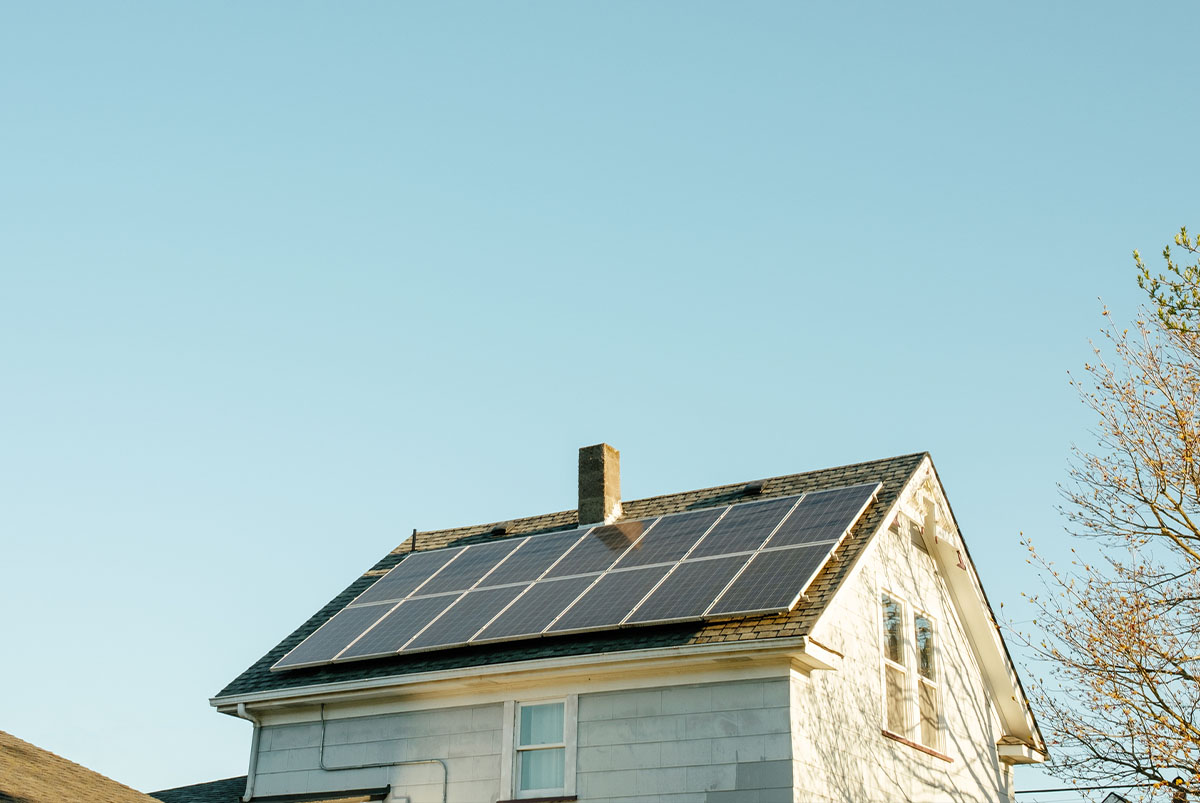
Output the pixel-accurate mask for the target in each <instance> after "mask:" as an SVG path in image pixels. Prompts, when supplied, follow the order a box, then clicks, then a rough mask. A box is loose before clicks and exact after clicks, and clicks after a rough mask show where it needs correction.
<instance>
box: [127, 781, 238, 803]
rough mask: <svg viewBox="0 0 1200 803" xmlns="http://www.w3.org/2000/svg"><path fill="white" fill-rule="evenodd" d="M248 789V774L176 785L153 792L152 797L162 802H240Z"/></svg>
mask: <svg viewBox="0 0 1200 803" xmlns="http://www.w3.org/2000/svg"><path fill="white" fill-rule="evenodd" d="M245 791H246V776H245V775H239V776H237V777H236V778H224V779H222V780H220V781H209V782H207V783H196V784H191V785H190V786H176V787H174V788H172V789H160V790H159V791H157V792H151V793H150V797H153V798H157V799H158V800H161V801H162V803H238V802H239V801H240V800H241V799H242V794H243V793H244V792H245Z"/></svg>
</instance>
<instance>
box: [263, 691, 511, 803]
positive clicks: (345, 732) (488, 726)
mask: <svg viewBox="0 0 1200 803" xmlns="http://www.w3.org/2000/svg"><path fill="white" fill-rule="evenodd" d="M502 708H503V706H501V705H500V704H493V705H482V706H469V707H462V708H445V709H438V710H433V711H417V712H412V713H402V714H383V715H380V716H371V717H354V718H350V719H330V720H329V721H328V722H327V723H326V732H325V765H326V766H327V767H355V766H359V765H362V764H382V763H385V762H387V763H390V762H402V761H415V760H422V759H431V758H437V759H441V760H443V761H445V763H446V770H447V775H448V777H449V782H450V785H449V790H448V791H449V800H451V801H462V803H486V801H494V800H496V799H497V798H498V794H497V791H498V789H499V777H500V726H501V711H502ZM320 744H321V725H320V723H319V722H306V723H300V724H290V725H272V726H268V727H264V728H263V732H262V743H261V747H260V751H261V752H260V754H259V761H258V781H257V786H256V788H255V795H259V796H265V795H281V794H302V793H307V792H326V791H334V790H341V789H363V788H372V787H380V786H386V785H387V784H389V783H390V784H391V785H392V787H393V790H394V791H395V793H396V794H398V795H399V794H405V795H408V796H409V797H410V798H411V800H412V802H413V803H426V801H429V803H439V802H440V801H441V799H442V798H441V794H442V787H441V784H442V770H441V767H439V766H437V765H430V764H415V765H409V766H404V765H398V766H391V767H371V768H366V769H346V770H334V771H326V770H322V769H321V768H320V760H319V756H320Z"/></svg>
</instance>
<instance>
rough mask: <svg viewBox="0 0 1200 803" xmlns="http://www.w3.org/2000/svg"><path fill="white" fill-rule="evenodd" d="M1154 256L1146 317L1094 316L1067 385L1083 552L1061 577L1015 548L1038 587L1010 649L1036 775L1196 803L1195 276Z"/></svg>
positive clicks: (1183, 236) (1199, 666) (1146, 281)
mask: <svg viewBox="0 0 1200 803" xmlns="http://www.w3.org/2000/svg"><path fill="white" fill-rule="evenodd" d="M1175 241H1176V244H1177V245H1179V246H1182V247H1183V248H1184V249H1185V250H1186V251H1188V252H1190V253H1191V254H1193V255H1194V254H1196V253H1197V252H1198V249H1200V242H1197V241H1196V240H1192V239H1189V236H1188V234H1187V231H1186V229H1185V230H1182V231H1181V232H1180V234H1179V235H1178V236H1177V237H1176V239H1175ZM1164 257H1165V259H1166V261H1167V270H1166V273H1165V274H1160V275H1158V276H1152V275H1151V274H1150V272H1149V271H1148V270H1147V269H1146V267H1145V265H1144V264H1143V262H1142V260H1141V258H1140V256H1139V255H1138V254H1137V252H1135V253H1134V258H1135V262H1136V264H1137V267H1138V271H1139V278H1138V282H1139V284H1140V285H1141V286H1142V287H1143V289H1145V290H1146V291H1147V293H1148V294H1149V296H1150V299H1151V302H1152V308H1151V310H1150V314H1148V315H1145V316H1144V319H1143V320H1139V321H1137V322H1136V324H1135V325H1134V326H1132V327H1130V328H1128V329H1123V328H1120V327H1118V326H1116V325H1115V324H1114V323H1113V321H1112V319H1111V316H1109V312H1108V310H1105V311H1104V315H1105V316H1106V328H1105V329H1104V332H1103V334H1104V339H1103V341H1102V343H1104V344H1105V345H1106V347H1105V348H1104V349H1101V348H1096V349H1095V355H1096V357H1095V362H1093V363H1090V364H1087V365H1086V366H1085V373H1084V374H1083V375H1082V377H1081V378H1072V384H1073V385H1075V386H1076V387H1077V389H1078V390H1079V393H1080V396H1081V398H1082V400H1083V401H1084V403H1085V404H1086V405H1087V406H1088V407H1090V408H1091V410H1092V411H1093V412H1094V413H1095V415H1096V419H1097V421H1096V429H1095V430H1094V432H1095V435H1096V444H1095V447H1094V448H1093V449H1079V448H1076V449H1075V450H1074V455H1073V459H1072V466H1071V471H1070V480H1069V482H1068V483H1067V484H1066V485H1065V486H1064V487H1063V495H1064V497H1065V504H1064V505H1063V508H1062V510H1063V513H1064V514H1065V516H1066V519H1067V522H1068V529H1069V530H1070V532H1071V533H1072V535H1075V536H1077V537H1080V538H1084V539H1090V543H1087V544H1083V543H1081V544H1079V550H1078V551H1076V550H1074V549H1073V550H1072V552H1073V554H1074V555H1075V559H1074V560H1073V561H1072V562H1071V564H1070V566H1069V567H1067V568H1059V567H1058V566H1056V565H1055V564H1053V563H1052V562H1050V561H1048V560H1045V559H1043V558H1042V557H1041V556H1040V555H1038V554H1037V553H1036V552H1035V551H1034V549H1033V547H1032V545H1029V549H1030V552H1031V560H1032V561H1034V562H1035V563H1036V564H1037V565H1039V566H1040V567H1041V568H1042V570H1043V578H1044V581H1045V583H1044V592H1043V593H1041V594H1037V595H1033V596H1031V597H1030V599H1031V600H1032V602H1033V604H1034V606H1035V608H1036V610H1037V618H1036V619H1035V634H1034V635H1032V636H1029V635H1027V636H1026V639H1025V640H1026V644H1027V646H1028V647H1030V648H1031V649H1032V650H1033V651H1034V653H1035V655H1036V656H1037V658H1038V659H1039V662H1040V664H1041V666H1043V667H1045V669H1046V671H1045V672H1044V673H1041V677H1039V678H1038V682H1037V684H1036V686H1035V689H1034V698H1035V704H1036V705H1037V707H1038V709H1039V710H1040V716H1041V717H1042V719H1043V720H1045V723H1044V724H1045V726H1046V730H1047V731H1048V732H1049V733H1050V734H1051V745H1052V750H1053V753H1054V763H1053V765H1052V766H1051V771H1053V772H1055V773H1057V774H1059V775H1060V776H1062V777H1064V778H1069V779H1072V780H1077V781H1080V782H1084V781H1086V782H1099V783H1108V782H1111V783H1121V784H1124V783H1129V784H1131V785H1132V784H1146V783H1147V782H1149V783H1151V784H1158V785H1173V789H1172V791H1171V795H1172V797H1173V799H1184V798H1182V797H1180V796H1181V795H1187V794H1191V795H1193V796H1196V795H1198V794H1200V264H1192V265H1182V266H1181V265H1179V264H1178V263H1176V262H1175V261H1174V259H1173V257H1172V254H1171V251H1170V249H1169V248H1168V249H1166V250H1165V251H1164ZM1106 354H1107V355H1110V356H1106ZM1177 779H1182V781H1178V780H1177ZM1157 788H1158V787H1154V786H1152V787H1149V789H1148V791H1146V792H1145V795H1146V796H1154V795H1159V796H1162V795H1166V794H1167V792H1166V791H1162V792H1158V791H1155V790H1156V789H1157ZM1193 799H1194V797H1193Z"/></svg>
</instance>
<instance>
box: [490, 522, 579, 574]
mask: <svg viewBox="0 0 1200 803" xmlns="http://www.w3.org/2000/svg"><path fill="white" fill-rule="evenodd" d="M591 531H592V528H591V527H577V528H576V529H573V530H560V531H559V532H555V533H544V534H542V535H529V536H526V537H525V541H526V543H525V545H524V546H523V547H521V549H520V550H518V551H517V553H516V554H515V555H509V556H508V559H507V560H505V561H504V563H502V564H501V565H499V566H497V567H496V570H495V571H493V572H490V573H489V574H488V575H487V576H486V577H484V578H483V580H482V581H481V582H480V583H479V585H478V586H477V587H478V588H487V587H490V586H501V585H509V584H515V583H532V582H534V581H536V580H539V579H541V577H542V576H543V575H544V574H545V573H546V572H548V571H550V570H551V569H552V568H554V566H555V565H556V564H557V563H558V562H559V561H560V560H562V559H563V557H564V556H565V555H566V554H567V553H568V552H569V551H570V550H571V547H573V546H575V544H577V543H579V540H580V539H581V538H583V537H584V536H586V535H587V534H588V533H589V532H591ZM559 541H562V542H566V545H565V546H564V547H563V549H562V550H561V551H559V552H557V553H555V552H554V550H555V549H557V545H558V542H559ZM547 549H549V550H550V553H551V554H550V558H549V560H548V561H547V562H546V565H544V566H540V567H538V565H537V564H535V566H534V568H535V569H536V571H534V570H529V571H527V572H526V573H525V574H524V575H522V574H519V573H518V574H515V576H514V572H519V571H520V569H519V568H518V567H519V566H520V564H521V562H522V561H526V562H527V561H529V560H536V559H537V558H538V557H539V556H540V555H541V554H542V553H543V552H545V551H546V550H547Z"/></svg>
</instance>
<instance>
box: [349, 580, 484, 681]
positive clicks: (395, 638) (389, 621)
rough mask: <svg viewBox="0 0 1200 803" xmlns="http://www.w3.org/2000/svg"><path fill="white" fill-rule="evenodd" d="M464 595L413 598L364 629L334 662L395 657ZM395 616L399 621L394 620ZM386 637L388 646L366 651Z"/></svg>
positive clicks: (401, 603)
mask: <svg viewBox="0 0 1200 803" xmlns="http://www.w3.org/2000/svg"><path fill="white" fill-rule="evenodd" d="M460 596H462V595H461V594H438V595H437V596H432V597H409V598H408V599H406V600H404V601H402V602H400V603H399V604H397V605H396V606H395V607H394V608H392V610H391V611H390V612H389V613H388V615H387V616H385V617H383V618H382V619H380V620H379V621H378V622H376V623H375V624H374V625H372V626H371V627H369V628H367V629H366V630H364V631H363V632H362V633H360V634H359V635H358V637H357V638H355V639H354V640H353V641H351V642H350V643H349V644H347V645H346V647H345V649H343V650H342V651H341V652H339V653H338V654H337V655H336V656H335V657H334V659H333V663H335V664H337V663H345V662H347V661H363V660H366V659H368V658H382V657H386V656H389V655H395V654H396V653H398V652H400V650H401V649H402V648H403V646H404V645H405V644H407V643H408V642H409V641H411V640H412V639H413V637H414V636H416V635H417V634H419V633H420V632H421V631H422V630H424V629H425V628H426V627H428V626H429V625H430V624H431V623H432V622H433V621H434V620H435V619H436V618H437V617H438V616H441V615H442V613H444V612H445V610H446V609H447V608H449V607H450V606H451V605H452V604H454V603H455V602H456V601H458V598H459V597H460ZM406 606H407V607H406ZM406 615H414V616H415V617H416V618H415V619H414V620H407V619H404V618H403V617H405V616H406ZM392 617H396V618H395V619H393V618H392ZM397 631H399V632H397ZM409 631H411V632H409ZM372 634H374V635H372ZM385 634H386V635H387V641H386V643H385V644H384V645H380V646H379V647H378V648H377V649H370V651H364V650H366V649H367V646H365V645H373V644H374V643H375V642H377V641H379V639H380V636H381V635H385ZM386 644H394V645H395V646H394V647H392V648H391V649H387V648H386Z"/></svg>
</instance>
